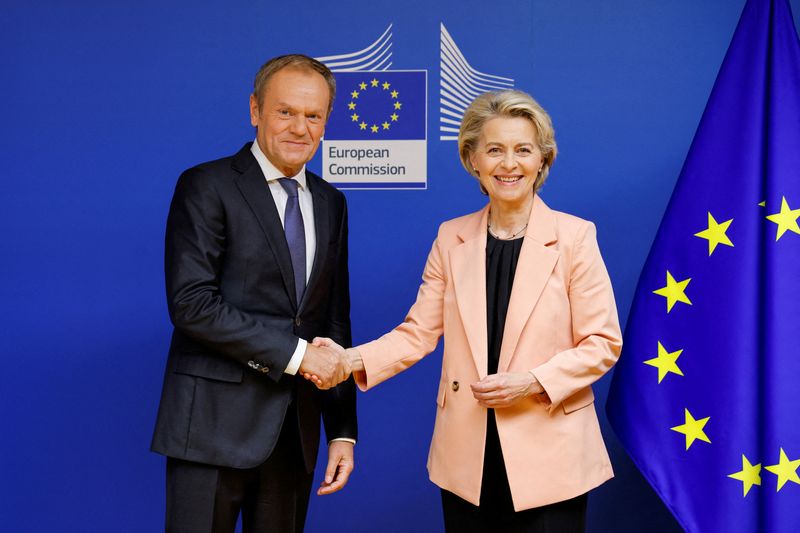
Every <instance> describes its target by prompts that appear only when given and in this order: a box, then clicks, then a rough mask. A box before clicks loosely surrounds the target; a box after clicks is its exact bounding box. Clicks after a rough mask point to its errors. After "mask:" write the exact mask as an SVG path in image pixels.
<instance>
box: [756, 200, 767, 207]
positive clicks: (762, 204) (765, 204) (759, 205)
mask: <svg viewBox="0 0 800 533" xmlns="http://www.w3.org/2000/svg"><path fill="white" fill-rule="evenodd" d="M758 207H767V201H766V200H764V201H763V202H758Z"/></svg>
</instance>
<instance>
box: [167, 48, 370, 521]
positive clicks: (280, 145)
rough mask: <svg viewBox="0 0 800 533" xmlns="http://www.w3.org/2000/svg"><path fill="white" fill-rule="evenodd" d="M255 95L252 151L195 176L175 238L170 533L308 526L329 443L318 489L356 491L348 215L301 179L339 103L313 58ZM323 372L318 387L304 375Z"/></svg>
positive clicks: (178, 192)
mask: <svg viewBox="0 0 800 533" xmlns="http://www.w3.org/2000/svg"><path fill="white" fill-rule="evenodd" d="M254 85H255V90H254V92H253V95H252V96H251V97H250V117H251V123H252V124H253V126H255V127H256V128H257V133H256V142H254V143H252V144H249V143H248V144H247V145H245V146H244V148H242V149H241V150H240V151H239V152H238V153H237V154H236V155H234V156H232V157H227V158H224V159H220V160H217V161H211V162H208V163H203V164H201V165H198V166H196V167H194V168H191V169H189V170H187V171H186V172H184V173H183V174H182V175H181V177H180V179H179V180H178V184H177V186H176V189H175V194H174V197H173V200H172V205H171V207H170V213H169V218H168V221H167V232H166V260H165V271H166V286H167V298H168V304H169V313H170V317H171V319H172V322H173V324H174V326H175V329H174V333H173V335H172V343H171V345H170V350H169V358H168V360H167V367H166V372H165V377H164V387H163V391H162V396H161V404H160V407H159V411H158V419H157V422H156V428H155V434H154V436H153V443H152V449H153V451H155V452H158V453H160V454H163V455H165V456H167V517H166V529H167V530H168V531H176V532H177V531H186V532H192V533H200V532H229V531H230V532H232V531H233V530H234V528H235V524H236V521H237V518H238V516H239V513H240V512H241V514H242V522H243V525H244V531H245V532H251V531H252V532H255V531H263V532H284V531H285V532H289V531H302V529H303V525H304V521H305V515H306V509H307V506H308V498H309V493H310V490H311V482H312V478H313V468H314V465H315V462H316V455H317V449H318V444H319V436H320V433H319V431H320V414H322V419H323V421H324V425H325V433H326V436H327V440H328V443H329V444H328V467H327V469H326V473H325V480H324V481H323V484H322V486H321V487H320V488H319V490H318V493H319V494H329V493H331V492H335V491H336V490H339V489H340V488H341V487H343V486H344V484H345V483H347V480H348V477H349V475H350V472H351V471H352V469H353V446H354V444H355V439H356V438H357V424H356V401H355V389H354V386H353V383H352V380H348V381H343V380H345V379H346V378H347V377H348V376H349V374H350V367H349V363H348V362H347V360H346V359H345V358H344V357H343V356H342V355H341V354H340V353H339V352H337V351H334V350H333V349H331V348H325V347H320V346H314V345H312V344H311V343H309V342H308V341H309V340H311V339H313V338H314V337H316V336H320V337H322V336H329V337H331V338H333V339H334V340H336V341H337V342H338V343H339V344H341V345H344V346H350V344H351V338H350V297H349V278H348V270H347V208H346V204H345V198H344V195H343V194H342V193H340V192H339V191H337V190H336V189H335V188H334V187H332V186H330V185H328V184H327V183H326V182H325V181H324V180H322V179H320V178H319V177H317V176H315V175H314V174H312V173H311V172H308V171H307V170H306V169H305V164H306V163H307V162H308V161H309V160H310V159H311V157H312V156H313V155H314V152H315V151H316V149H317V147H318V146H319V141H320V138H321V137H322V133H323V130H324V128H325V123H326V121H327V118H328V115H329V113H330V110H331V108H332V103H333V98H334V94H335V88H336V86H335V81H334V78H333V75H332V74H331V72H330V71H329V70H328V68H327V67H325V66H324V65H323V64H321V63H319V62H318V61H316V60H314V59H312V58H309V57H306V56H301V55H290V56H281V57H278V58H275V59H272V60H270V61H269V62H267V63H266V64H265V65H264V66H263V67H261V69H260V70H259V72H258V74H257V75H256V80H255V84H254ZM303 373H308V374H314V375H316V376H318V377H319V378H320V382H321V389H323V390H318V389H317V388H316V387H315V386H314V385H313V384H311V383H310V382H307V381H306V380H304V379H302V377H300V375H301V374H303Z"/></svg>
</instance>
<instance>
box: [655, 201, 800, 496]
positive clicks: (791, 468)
mask: <svg viewBox="0 0 800 533" xmlns="http://www.w3.org/2000/svg"><path fill="white" fill-rule="evenodd" d="M758 205H759V206H760V207H764V208H765V207H766V201H763V202H760V203H759V204H758ZM765 218H766V219H767V220H769V221H770V222H772V223H774V224H775V225H776V226H777V228H776V233H775V242H778V241H779V240H780V239H781V237H783V236H784V235H785V234H786V233H787V232H791V233H795V234H797V235H800V225H799V224H798V219H800V208H798V209H792V208H791V206H790V205H789V202H788V201H787V200H786V197H785V196H782V197H781V205H780V209H779V210H778V212H776V213H771V214H768V215H766V216H765ZM707 221H708V227H706V228H705V229H703V230H701V231H698V232H697V233H695V234H694V236H695V237H698V238H701V239H704V240H706V241H707V244H708V256H709V257H711V255H712V254H713V253H714V251H715V250H716V249H717V246H719V245H724V246H729V247H731V248H732V247H734V244H733V242H732V241H731V239H730V237H729V236H728V234H727V232H728V230H729V229H730V227H731V224H732V223H733V219H732V218H731V219H729V220H725V221H724V222H717V220H716V219H715V218H714V216H713V215H712V214H711V212H710V211H709V212H707ZM691 281H692V278H686V279H683V280H681V281H678V280H676V279H675V278H674V277H673V275H672V274H671V273H670V271H669V270H667V275H666V285H665V286H664V287H661V288H659V289H656V290H654V291H653V293H654V294H656V295H659V296H663V297H664V298H665V299H666V305H667V314H669V313H670V311H672V309H673V307H674V306H675V305H676V304H677V303H684V304H687V305H692V302H691V300H690V299H689V297H688V296H687V295H686V288H687V287H688V285H689V282H691ZM682 353H683V350H682V349H679V350H675V351H673V352H670V351H668V350H667V349H666V348H665V347H664V345H663V344H662V343H661V341H658V346H657V356H656V357H654V358H651V359H647V360H645V361H643V363H644V364H646V365H649V366H652V367H655V368H656V369H658V383H659V384H660V383H661V382H662V381H663V380H664V378H666V377H667V375H668V374H676V375H678V376H683V372H682V371H681V369H680V367H679V366H678V357H680V356H681V354H682ZM710 420H711V417H709V416H707V417H703V418H695V416H694V415H693V414H692V413H691V412H690V411H689V409H688V408H684V422H683V424H680V425H677V426H673V427H671V428H670V430H672V431H675V432H676V433H680V434H682V435H683V436H684V444H685V447H686V451H688V450H689V448H691V446H692V445H693V444H694V443H695V442H696V441H698V440H699V441H702V442H706V443H709V444H710V443H711V439H710V438H709V437H708V435H707V434H706V425H707V424H708V422H709V421H710ZM741 462H742V467H741V470H739V471H737V472H734V473H732V474H728V476H727V477H729V478H731V479H735V480H737V481H740V482H741V483H742V497H746V496H747V494H748V493H749V492H750V490H751V489H752V488H753V486H761V471H762V464H761V463H756V464H753V463H751V462H750V460H749V459H748V458H747V456H746V455H745V454H742V458H741ZM763 469H764V470H766V471H767V472H770V473H772V474H775V476H777V484H776V492H779V491H780V490H781V489H782V488H783V487H784V486H785V485H786V483H789V482H792V483H796V484H798V485H800V475H798V469H800V457H797V458H796V459H789V456H788V455H787V454H786V451H785V450H784V449H783V448H780V451H779V454H778V462H777V463H776V464H772V465H767V466H764V467H763Z"/></svg>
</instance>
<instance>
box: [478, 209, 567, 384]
mask: <svg viewBox="0 0 800 533" xmlns="http://www.w3.org/2000/svg"><path fill="white" fill-rule="evenodd" d="M524 238H525V240H524V241H523V243H522V249H521V250H520V253H519V260H518V261H517V270H516V272H515V274H514V285H513V287H512V289H511V300H510V301H509V303H508V315H507V316H506V326H505V330H504V331H503V345H502V348H501V349H500V361H499V363H498V368H497V371H498V372H507V371H508V367H509V365H510V364H511V359H512V357H513V355H514V352H515V350H516V348H517V343H518V342H519V338H520V335H521V334H522V331H523V329H524V328H525V324H526V323H527V322H528V319H529V318H530V316H531V314H532V313H533V309H534V307H536V303H537V301H538V300H539V296H541V294H542V291H543V290H544V288H545V286H546V285H547V280H548V279H549V278H550V274H551V273H552V272H553V269H554V268H555V266H556V262H557V261H558V251H556V250H555V249H553V248H552V247H548V246H549V245H552V244H553V243H555V242H556V229H555V217H554V216H553V213H552V211H550V208H549V207H547V205H545V203H544V202H543V201H542V200H541V199H540V198H539V196H538V195H537V196H534V200H533V208H532V209H531V215H530V219H529V221H528V230H527V232H526V234H525V237H524ZM485 249H486V246H485V243H484V263H483V265H482V266H483V269H484V272H485V270H486V267H485V263H486V261H485V255H486V251H485ZM484 275H485V274H484ZM484 292H485V285H484ZM485 300H486V297H485V296H484V309H485V306H486V303H485ZM485 321H486V320H485V318H484V331H485V329H486V324H485Z"/></svg>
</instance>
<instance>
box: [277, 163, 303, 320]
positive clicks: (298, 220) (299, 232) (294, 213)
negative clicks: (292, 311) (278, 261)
mask: <svg viewBox="0 0 800 533" xmlns="http://www.w3.org/2000/svg"><path fill="white" fill-rule="evenodd" d="M279 182H280V184H281V187H283V190H285V191H286V194H288V195H289V198H287V199H286V211H284V213H283V229H284V231H285V232H286V244H288V245H289V254H290V255H291V256H292V269H293V270H294V290H295V294H296V295H297V306H298V307H300V302H301V301H302V299H303V293H304V292H305V290H306V231H305V226H304V225H303V213H301V212H300V200H299V198H298V196H297V181H295V180H293V179H292V178H281V179H280V180H279Z"/></svg>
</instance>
